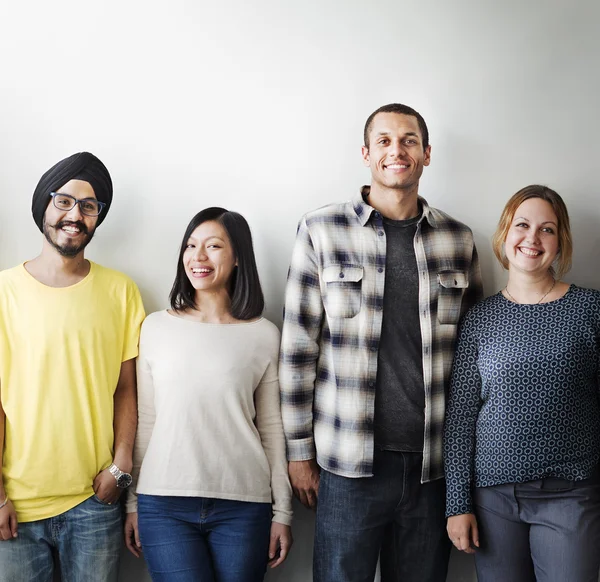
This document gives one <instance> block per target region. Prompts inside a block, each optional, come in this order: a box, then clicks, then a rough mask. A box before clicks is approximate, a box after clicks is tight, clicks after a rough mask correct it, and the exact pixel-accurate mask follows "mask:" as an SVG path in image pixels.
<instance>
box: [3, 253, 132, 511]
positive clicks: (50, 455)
mask: <svg viewBox="0 0 600 582" xmlns="http://www.w3.org/2000/svg"><path fill="white" fill-rule="evenodd" d="M143 319H144V307H143V305H142V300H141V297H140V293H139V290H138V288H137V286H136V285H135V283H134V282H133V281H132V280H131V279H129V278H128V277H127V276H125V275H123V274H122V273H119V272H117V271H113V270H111V269H106V268H105V267H101V266H100V265H97V264H95V263H91V268H90V272H89V273H88V275H87V276H86V277H85V278H84V279H83V280H81V281H80V282H79V283H77V284H75V285H72V286H70V287H63V288H53V287H48V286H46V285H43V284H42V283H40V282H39V281H37V280H36V279H34V278H33V277H32V276H31V275H30V274H29V273H28V272H27V271H26V269H25V267H24V266H23V265H19V266H18V267H15V268H13V269H9V270H6V271H3V272H1V273H0V395H1V398H2V406H3V408H4V412H5V413H6V426H5V439H4V458H3V463H2V465H3V467H2V473H3V480H4V486H5V488H6V493H7V495H8V496H9V498H10V499H11V500H12V502H13V503H14V505H15V508H16V510H17V517H18V519H19V521H21V522H27V521H35V520H39V519H45V518H48V517H53V516H55V515H59V514H61V513H64V512H65V511H67V510H69V509H71V508H72V507H75V506H76V505H77V504H79V503H81V502H82V501H84V500H85V499H87V498H88V497H90V496H91V495H92V494H93V490H92V481H93V480H94V477H95V476H96V475H97V474H98V473H99V472H100V471H101V470H103V469H105V468H106V467H108V466H109V465H110V463H111V461H112V458H113V440H114V434H113V412H114V405H113V395H114V392H115V389H116V387H117V381H118V379H119V372H120V369H121V363H122V362H124V361H126V360H130V359H132V358H135V357H136V356H137V353H138V339H139V331H140V326H141V323H142V320H143Z"/></svg>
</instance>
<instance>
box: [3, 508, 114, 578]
mask: <svg viewBox="0 0 600 582" xmlns="http://www.w3.org/2000/svg"><path fill="white" fill-rule="evenodd" d="M121 517H122V515H121V505H120V504H118V503H117V504H115V505H107V504H105V503H102V502H101V501H100V500H98V498H97V497H96V496H93V497H90V498H89V499H86V500H85V501H84V502H83V503H80V504H79V505H76V506H75V507H73V509H69V511H66V512H65V513H61V514H60V515H57V516H55V517H49V518H48V519H40V520H38V521H30V522H27V523H19V531H18V534H19V535H18V537H17V538H15V539H12V540H7V541H3V542H0V582H17V581H18V582H51V581H52V579H53V571H54V564H53V553H56V554H57V555H58V562H59V564H60V573H61V579H62V580H63V581H64V582H116V581H117V575H118V571H119V554H120V552H121V545H122V541H123V533H122V520H121Z"/></svg>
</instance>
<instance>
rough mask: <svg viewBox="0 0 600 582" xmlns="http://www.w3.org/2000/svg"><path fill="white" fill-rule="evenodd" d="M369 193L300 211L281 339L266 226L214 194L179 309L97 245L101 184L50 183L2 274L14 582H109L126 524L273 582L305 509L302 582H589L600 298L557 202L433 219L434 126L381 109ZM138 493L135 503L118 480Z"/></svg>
mask: <svg viewBox="0 0 600 582" xmlns="http://www.w3.org/2000/svg"><path fill="white" fill-rule="evenodd" d="M362 157H363V160H364V164H365V166H367V167H368V168H369V169H370V173H371V183H370V185H368V186H363V188H362V189H361V190H360V192H358V193H357V195H356V196H355V197H354V198H353V199H352V200H351V201H349V202H346V203H340V204H331V205H328V206H325V207H323V208H320V209H318V210H315V211H312V212H309V213H307V214H306V215H305V216H304V217H302V219H301V220H300V223H299V225H298V231H297V236H296V242H295V245H294V249H293V253H292V259H291V264H290V269H289V273H288V282H287V288H286V294H285V308H284V322H283V329H282V332H281V336H280V333H279V330H278V329H277V327H275V326H274V325H273V324H272V323H270V322H269V321H267V320H266V319H265V318H264V317H262V312H263V308H264V299H263V293H262V290H261V285H260V280H259V275H258V270H257V266H256V260H255V256H254V251H253V247H252V236H251V232H250V228H249V226H248V224H247V222H246V220H245V219H244V218H243V217H242V216H241V215H240V214H238V213H236V212H232V211H229V210H226V209H224V208H218V207H211V208H206V209H205V210H202V211H201V212H199V213H198V214H196V215H195V216H194V217H193V218H192V220H191V221H190V223H189V225H188V227H187V229H186V231H185V233H184V235H183V238H182V240H181V246H180V251H179V258H178V261H177V269H176V276H175V281H174V283H173V287H172V289H171V293H170V297H169V304H170V308H169V309H167V310H164V311H159V312H156V313H153V314H151V315H149V316H148V317H145V313H144V308H143V305H142V300H141V297H140V293H139V291H138V289H137V287H136V285H135V284H134V283H133V281H131V279H129V278H128V277H127V276H125V275H123V274H121V273H119V272H116V271H114V270H111V269H107V268H105V267H102V266H100V265H98V264H96V263H94V262H92V261H89V260H87V259H85V257H84V254H85V248H86V246H87V244H88V243H89V242H90V240H91V239H92V237H93V235H94V232H95V230H96V228H97V227H98V226H99V225H100V224H101V223H102V222H103V221H104V219H105V218H106V216H107V213H108V211H109V209H110V206H111V203H112V198H113V189H112V181H111V178H110V174H109V172H108V170H107V168H106V167H105V166H104V164H103V163H102V162H101V161H100V160H99V159H98V158H96V157H95V156H94V155H92V154H90V153H87V152H84V153H78V154H75V155H73V156H70V157H69V158H66V159H64V160H62V161H60V162H58V163H57V164H56V165H55V166H53V167H52V168H51V169H50V170H48V171H47V172H46V173H45V174H44V175H43V176H42V178H41V179H40V181H39V184H38V186H37V187H36V189H35V192H34V194H33V201H32V213H33V217H34V220H35V222H36V224H37V226H38V228H39V229H40V231H41V232H42V233H43V235H44V238H43V242H42V250H41V253H40V254H39V256H37V257H36V258H34V259H32V260H29V261H26V262H24V263H22V264H20V265H18V266H17V267H14V268H11V269H7V270H5V271H2V272H0V582H51V580H52V579H53V575H54V572H55V570H56V569H58V570H59V571H60V573H61V576H62V579H63V581H64V582H82V581H85V582H90V581H91V582H94V581H98V582H100V581H102V582H105V581H106V582H114V581H116V580H117V576H118V563H119V552H120V546H121V540H122V535H123V530H124V535H125V543H126V546H127V548H128V549H129V550H130V551H131V552H132V553H133V554H134V555H135V556H139V555H140V552H143V555H144V557H145V560H146V563H147V566H148V569H149V572H150V575H151V577H152V580H153V581H155V582H156V581H161V582H162V581H164V582H192V581H199V582H259V581H261V580H263V578H264V576H265V573H266V570H267V568H268V567H269V566H270V567H277V566H279V565H280V564H281V563H282V562H283V561H284V560H285V559H286V557H287V555H288V553H289V551H290V548H291V545H292V534H291V529H290V526H291V522H292V492H293V494H295V495H296V497H297V498H298V499H299V501H300V502H301V503H302V504H304V505H305V506H307V507H309V508H313V509H316V528H315V529H316V531H315V540H314V552H313V580H314V581H315V582H368V581H372V580H374V577H375V571H376V568H377V563H378V561H379V562H380V567H381V579H382V582H393V581H400V580H402V581H406V582H443V581H445V579H446V573H447V567H448V558H449V554H450V549H451V546H452V544H454V546H455V547H456V548H458V549H459V550H462V551H465V552H468V553H474V554H475V561H476V568H477V574H478V579H479V581H480V582H506V581H507V580H510V581H511V582H534V581H536V580H538V581H544V582H597V578H598V570H599V568H600V552H598V551H597V548H599V547H600V469H599V466H598V464H599V462H600V393H599V389H600V292H599V291H595V290H590V289H584V288H581V287H578V286H576V285H569V284H567V283H564V282H563V281H562V280H561V277H562V276H563V275H564V274H565V273H566V272H567V271H568V270H569V267H570V264H571V255H572V240H571V233H570V226H569V216H568V212H567V209H566V207H565V204H564V202H563V200H562V199H561V197H560V196H559V195H558V194H557V193H556V192H554V191H553V190H551V189H550V188H548V187H545V186H536V185H534V186H527V187H526V188H523V189H522V190H520V191H519V192H517V193H516V194H515V195H514V196H512V198H511V199H510V200H509V201H508V203H507V204H506V206H505V208H504V211H503V213H502V216H501V218H500V222H499V224H498V229H497V231H496V233H495V235H494V238H493V249H494V252H495V254H496V256H497V258H498V259H499V261H500V262H501V263H502V265H503V266H504V267H505V268H506V269H507V270H508V283H507V285H506V286H505V288H504V289H503V290H502V291H500V292H498V293H497V294H495V295H493V296H491V297H489V298H487V299H485V300H482V299H483V289H482V283H481V276H480V270H479V261H478V256H477V251H476V248H475V245H474V242H473V235H472V232H471V230H470V229H469V228H468V227H467V226H465V225H464V224H461V223H460V222H458V221H456V220H454V219H453V218H451V217H450V216H449V215H447V214H445V213H444V212H441V211H440V210H437V209H435V208H432V207H430V206H429V205H428V204H427V202H426V201H425V199H424V198H422V197H420V196H419V181H420V178H421V175H422V172H423V169H424V167H425V166H428V165H429V163H430V159H431V146H430V144H429V133H428V129H427V125H426V123H425V120H424V119H423V117H422V116H421V115H420V114H419V113H418V112H417V111H415V110H414V109H412V108H410V107H408V106H406V105H402V104H390V105H385V106H383V107H380V108H379V109H378V110H376V111H375V112H373V113H372V114H371V115H370V116H369V118H368V119H367V122H366V124H365V129H364V145H363V147H362ZM124 491H127V493H126V498H125V501H124V504H123V505H124V508H125V518H124V519H123V515H122V511H123V509H122V504H121V503H120V496H121V493H123V492H124Z"/></svg>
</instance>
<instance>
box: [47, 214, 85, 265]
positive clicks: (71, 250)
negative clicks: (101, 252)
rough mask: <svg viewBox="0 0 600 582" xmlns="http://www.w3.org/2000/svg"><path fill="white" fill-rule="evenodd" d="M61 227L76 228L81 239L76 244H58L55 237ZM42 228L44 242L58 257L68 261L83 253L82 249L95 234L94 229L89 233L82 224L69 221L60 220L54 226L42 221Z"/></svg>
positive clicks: (68, 242)
mask: <svg viewBox="0 0 600 582" xmlns="http://www.w3.org/2000/svg"><path fill="white" fill-rule="evenodd" d="M63 226H75V227H77V228H78V229H79V230H80V231H81V233H82V234H83V235H84V236H83V239H82V240H80V241H77V242H76V241H69V240H67V241H66V242H65V243H62V244H59V243H58V241H57V240H56V235H57V232H58V231H59V230H60V229H61V228H63ZM43 227H44V228H43V231H44V236H45V237H46V240H47V241H48V242H49V243H50V244H51V245H52V246H53V247H54V248H55V249H56V251H57V252H58V254H59V255H61V256H62V257H67V258H70V259H72V258H73V257H76V256H77V255H78V254H79V253H80V252H81V251H83V249H85V247H87V245H88V244H89V243H90V241H91V240H92V238H93V237H94V233H95V232H96V229H93V230H91V231H90V230H89V229H88V227H87V226H86V225H85V224H84V223H83V222H80V221H77V222H73V221H71V220H61V221H60V222H57V223H56V224H48V223H47V222H46V220H45V219H44V225H43Z"/></svg>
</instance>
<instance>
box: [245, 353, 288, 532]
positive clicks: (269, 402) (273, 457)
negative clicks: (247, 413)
mask: <svg viewBox="0 0 600 582" xmlns="http://www.w3.org/2000/svg"><path fill="white" fill-rule="evenodd" d="M277 347H278V346H276V347H275V349H274V350H273V353H272V354H271V359H270V362H269V365H268V367H267V369H266V371H265V373H264V375H263V377H262V379H261V381H260V383H259V385H258V386H257V388H256V390H255V392H254V402H255V407H256V428H257V429H258V432H259V434H260V439H261V442H262V446H263V449H264V451H265V454H266V456H267V460H268V461H269V467H270V470H271V492H272V497H273V521H276V522H278V523H282V524H284V525H291V523H292V488H291V486H290V481H289V478H288V472H287V459H286V451H285V437H284V434H283V425H282V422H281V405H280V397H279V381H278V377H277V359H278V353H277Z"/></svg>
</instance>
